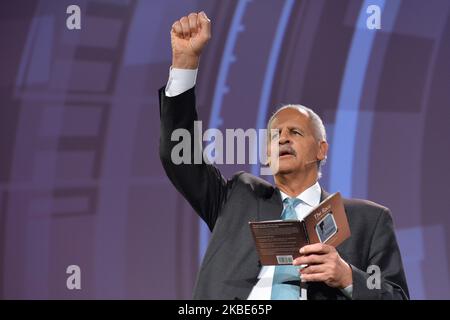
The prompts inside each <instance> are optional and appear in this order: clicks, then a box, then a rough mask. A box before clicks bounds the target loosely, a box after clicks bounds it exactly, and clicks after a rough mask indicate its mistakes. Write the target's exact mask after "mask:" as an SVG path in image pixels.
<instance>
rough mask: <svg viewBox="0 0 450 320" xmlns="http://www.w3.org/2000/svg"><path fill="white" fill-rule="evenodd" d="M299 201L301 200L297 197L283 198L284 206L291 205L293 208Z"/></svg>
mask: <svg viewBox="0 0 450 320" xmlns="http://www.w3.org/2000/svg"><path fill="white" fill-rule="evenodd" d="M300 202H302V200H300V199H298V198H286V199H284V200H283V203H284V205H285V206H287V207H292V208H295V207H296V206H298V204H299V203H300Z"/></svg>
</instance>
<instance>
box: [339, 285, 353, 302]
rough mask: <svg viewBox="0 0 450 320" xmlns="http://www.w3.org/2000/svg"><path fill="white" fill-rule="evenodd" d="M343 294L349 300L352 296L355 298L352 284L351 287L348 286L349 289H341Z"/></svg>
mask: <svg viewBox="0 0 450 320" xmlns="http://www.w3.org/2000/svg"><path fill="white" fill-rule="evenodd" d="M341 292H342V293H343V294H344V295H345V296H346V297H347V298H349V299H351V298H352V296H353V285H352V284H351V285H349V286H347V287H345V288H343V289H341Z"/></svg>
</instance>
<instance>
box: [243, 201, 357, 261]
mask: <svg viewBox="0 0 450 320" xmlns="http://www.w3.org/2000/svg"><path fill="white" fill-rule="evenodd" d="M280 214H281V213H280ZM249 225H250V229H251V232H252V235H253V239H254V240H255V245H256V249H257V251H258V254H259V257H260V262H261V264H262V265H283V264H292V261H293V260H294V259H295V258H297V257H298V256H300V253H299V250H300V248H301V247H303V246H305V245H307V244H312V243H317V242H322V243H326V244H328V245H332V246H334V247H336V246H338V245H339V244H341V243H342V242H343V241H344V240H346V239H347V238H349V237H350V228H349V226H348V221H347V215H346V213H345V209H344V204H343V202H342V197H341V195H340V193H339V192H336V193H334V194H332V195H330V196H329V197H328V198H326V199H324V200H323V201H322V202H321V203H319V205H317V206H316V207H315V208H313V209H312V210H311V211H310V212H309V213H308V214H307V215H306V217H305V218H304V219H303V220H272V221H257V222H256V221H250V222H249Z"/></svg>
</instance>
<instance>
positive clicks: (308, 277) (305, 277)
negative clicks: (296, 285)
mask: <svg viewBox="0 0 450 320" xmlns="http://www.w3.org/2000/svg"><path fill="white" fill-rule="evenodd" d="M300 278H301V281H302V282H326V281H328V279H329V277H328V275H327V274H326V273H323V272H322V273H309V274H306V273H302V274H301V276H300Z"/></svg>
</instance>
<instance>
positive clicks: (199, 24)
mask: <svg viewBox="0 0 450 320" xmlns="http://www.w3.org/2000/svg"><path fill="white" fill-rule="evenodd" d="M172 30H173V32H174V33H175V34H176V35H177V36H179V37H181V38H184V39H189V38H190V37H194V36H196V35H197V33H199V31H200V32H201V33H202V36H203V37H204V38H205V39H209V38H211V20H209V18H208V17H207V16H206V14H205V12H203V11H202V12H200V13H198V14H197V13H195V12H191V13H190V14H189V15H188V16H184V17H181V18H180V19H179V20H177V21H175V22H174V23H173V25H172Z"/></svg>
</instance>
